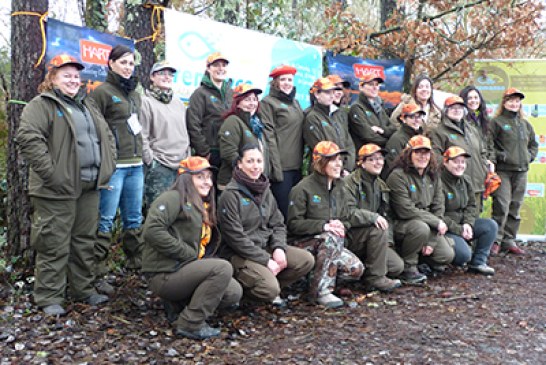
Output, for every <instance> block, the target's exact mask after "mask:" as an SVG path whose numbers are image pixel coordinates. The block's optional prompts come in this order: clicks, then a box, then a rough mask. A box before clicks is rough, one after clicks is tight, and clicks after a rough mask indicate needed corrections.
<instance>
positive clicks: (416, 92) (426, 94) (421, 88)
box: [391, 74, 442, 131]
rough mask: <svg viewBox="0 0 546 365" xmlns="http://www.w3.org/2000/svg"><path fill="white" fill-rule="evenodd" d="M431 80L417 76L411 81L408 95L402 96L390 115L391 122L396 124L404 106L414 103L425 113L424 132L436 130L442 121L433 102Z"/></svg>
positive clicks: (438, 110) (424, 76) (439, 111)
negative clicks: (411, 84)
mask: <svg viewBox="0 0 546 365" xmlns="http://www.w3.org/2000/svg"><path fill="white" fill-rule="evenodd" d="M433 86H434V85H433V83H432V79H431V78H430V77H428V76H427V75H425V74H420V75H418V76H417V77H416V78H415V80H414V81H413V86H412V88H411V92H410V94H409V95H408V94H404V95H402V101H401V102H400V104H398V106H397V107H396V109H394V111H393V112H392V114H391V122H393V123H394V124H398V123H399V121H398V117H399V116H400V114H401V113H402V108H403V107H404V105H406V104H409V103H415V104H417V105H419V107H420V108H421V109H422V110H423V111H424V112H425V113H426V118H425V120H424V125H423V127H424V129H425V130H426V131H428V130H431V129H434V128H436V126H437V125H438V124H440V120H441V119H442V111H441V109H440V108H439V107H438V105H436V103H435V102H434V87H433Z"/></svg>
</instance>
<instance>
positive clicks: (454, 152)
mask: <svg viewBox="0 0 546 365" xmlns="http://www.w3.org/2000/svg"><path fill="white" fill-rule="evenodd" d="M459 156H464V157H467V158H468V157H470V154H469V153H468V152H466V151H465V150H464V148H461V147H459V146H451V147H449V148H448V149H447V150H446V151H445V152H444V161H447V160H453V159H454V158H456V157H459Z"/></svg>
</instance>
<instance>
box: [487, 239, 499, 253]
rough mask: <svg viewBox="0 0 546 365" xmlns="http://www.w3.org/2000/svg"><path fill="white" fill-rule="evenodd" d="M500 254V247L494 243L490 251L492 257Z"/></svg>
mask: <svg viewBox="0 0 546 365" xmlns="http://www.w3.org/2000/svg"><path fill="white" fill-rule="evenodd" d="M499 252H500V245H499V244H498V242H495V243H493V246H491V251H489V255H490V256H497V255H498V254H499Z"/></svg>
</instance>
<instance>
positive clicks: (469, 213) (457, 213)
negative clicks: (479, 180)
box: [442, 169, 477, 235]
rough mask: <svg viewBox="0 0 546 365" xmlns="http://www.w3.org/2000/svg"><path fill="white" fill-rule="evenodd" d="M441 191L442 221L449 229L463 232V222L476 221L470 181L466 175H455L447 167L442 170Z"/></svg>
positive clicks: (470, 222)
mask: <svg viewBox="0 0 546 365" xmlns="http://www.w3.org/2000/svg"><path fill="white" fill-rule="evenodd" d="M442 191H443V194H444V202H445V204H444V206H445V213H444V221H445V223H446V224H447V227H448V228H449V231H450V232H452V233H455V234H457V235H461V234H462V233H463V224H470V225H471V226H474V222H475V221H476V215H477V210H476V198H475V195H474V190H473V188H472V181H471V180H470V178H469V177H468V176H465V175H463V176H461V177H458V176H455V175H453V174H451V173H450V172H449V171H447V169H443V170H442Z"/></svg>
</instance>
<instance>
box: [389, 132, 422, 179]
mask: <svg viewBox="0 0 546 365" xmlns="http://www.w3.org/2000/svg"><path fill="white" fill-rule="evenodd" d="M418 134H423V129H422V128H419V129H417V130H415V129H413V128H412V127H410V126H409V125H407V124H405V123H402V124H401V125H400V128H399V129H398V130H397V131H396V132H394V133H393V135H392V136H391V138H389V141H388V142H387V144H386V145H385V150H386V151H387V155H386V156H385V167H384V168H383V172H382V176H388V174H389V173H390V170H391V168H392V166H393V164H394V160H396V158H397V157H398V156H399V155H400V152H402V150H403V149H404V148H406V146H407V145H408V141H409V140H410V139H411V137H413V136H416V135H418Z"/></svg>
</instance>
